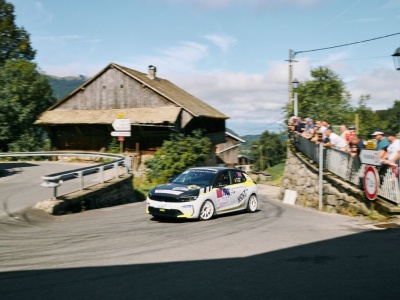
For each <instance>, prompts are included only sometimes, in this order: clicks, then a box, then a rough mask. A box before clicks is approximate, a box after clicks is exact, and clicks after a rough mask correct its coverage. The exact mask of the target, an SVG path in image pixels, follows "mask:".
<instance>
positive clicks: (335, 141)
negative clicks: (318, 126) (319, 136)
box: [324, 129, 348, 151]
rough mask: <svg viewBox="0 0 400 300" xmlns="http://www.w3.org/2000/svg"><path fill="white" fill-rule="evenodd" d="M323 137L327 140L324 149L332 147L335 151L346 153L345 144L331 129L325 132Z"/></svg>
mask: <svg viewBox="0 0 400 300" xmlns="http://www.w3.org/2000/svg"><path fill="white" fill-rule="evenodd" d="M325 136H326V138H327V139H329V141H328V140H326V142H324V146H325V147H334V148H336V149H340V150H342V151H347V148H348V147H347V146H348V145H347V143H346V141H345V140H344V139H342V138H341V137H340V136H338V135H337V134H336V133H334V132H332V130H331V129H326V130H325Z"/></svg>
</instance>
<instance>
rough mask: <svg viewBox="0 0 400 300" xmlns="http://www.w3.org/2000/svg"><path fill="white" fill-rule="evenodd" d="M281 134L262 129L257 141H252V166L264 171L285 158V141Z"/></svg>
mask: <svg viewBox="0 0 400 300" xmlns="http://www.w3.org/2000/svg"><path fill="white" fill-rule="evenodd" d="M282 136H283V134H282V133H281V134H280V133H271V132H269V131H264V132H263V134H262V135H261V137H260V139H259V141H258V142H257V143H253V157H254V168H255V170H256V171H264V170H265V169H266V168H268V167H271V166H274V165H277V164H279V163H281V162H282V161H284V160H285V158H286V142H284V141H283V139H282ZM260 158H261V159H260Z"/></svg>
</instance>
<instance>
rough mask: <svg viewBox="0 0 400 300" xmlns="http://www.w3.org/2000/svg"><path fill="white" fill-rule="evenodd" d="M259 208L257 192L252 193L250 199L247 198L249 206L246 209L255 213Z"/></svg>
mask: <svg viewBox="0 0 400 300" xmlns="http://www.w3.org/2000/svg"><path fill="white" fill-rule="evenodd" d="M257 208H258V199H257V195H256V194H252V195H251V196H250V197H249V200H247V207H246V211H247V212H249V213H253V212H255V211H256V210H257Z"/></svg>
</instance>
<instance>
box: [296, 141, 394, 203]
mask: <svg viewBox="0 0 400 300" xmlns="http://www.w3.org/2000/svg"><path fill="white" fill-rule="evenodd" d="M291 140H292V143H293V146H294V147H295V148H296V150H297V151H300V152H301V153H302V154H304V155H305V156H306V157H307V158H309V159H310V161H311V162H314V163H316V164H317V165H319V159H318V158H317V157H318V155H317V154H318V151H319V150H318V149H319V146H318V145H317V144H315V143H313V142H311V141H310V140H308V139H306V138H304V137H302V136H300V135H297V134H293V135H291ZM323 149H324V150H323V151H324V161H323V164H324V169H325V170H327V171H329V172H331V173H333V174H335V175H336V176H338V177H340V178H341V179H343V180H345V181H348V182H350V183H352V184H354V185H356V186H357V187H359V188H361V189H363V178H364V170H365V166H366V165H365V164H362V163H361V161H360V158H359V157H358V156H355V157H352V156H351V154H350V153H349V152H345V151H341V150H338V149H334V148H325V147H324V148H323ZM375 168H376V169H377V170H378V172H379V174H380V176H379V177H380V187H379V191H378V195H379V196H381V197H382V198H385V199H386V200H389V201H390V202H395V203H397V204H398V205H400V189H399V176H398V173H399V172H398V168H397V167H389V168H384V169H383V168H382V167H380V166H375ZM394 168H396V169H394Z"/></svg>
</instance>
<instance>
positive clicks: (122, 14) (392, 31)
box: [6, 0, 400, 136]
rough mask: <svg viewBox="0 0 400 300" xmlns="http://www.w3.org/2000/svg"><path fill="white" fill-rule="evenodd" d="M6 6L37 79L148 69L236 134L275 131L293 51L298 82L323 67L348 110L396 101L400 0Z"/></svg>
mask: <svg viewBox="0 0 400 300" xmlns="http://www.w3.org/2000/svg"><path fill="white" fill-rule="evenodd" d="M6 1H7V2H9V3H12V4H13V5H14V9H15V10H14V13H15V16H16V20H15V23H16V24H17V26H19V27H24V29H25V30H26V31H27V32H28V33H29V34H30V38H31V43H32V47H33V48H34V49H35V50H36V51H37V54H36V58H35V62H36V63H37V65H38V67H39V69H40V70H41V71H42V72H43V73H45V74H47V75H53V76H59V77H63V76H78V75H84V76H87V77H91V76H94V75H96V74H97V73H98V72H99V71H100V70H102V69H103V68H105V67H106V66H107V65H108V64H110V63H117V64H120V65H122V66H125V67H128V68H131V69H134V70H137V71H140V72H143V73H147V70H148V66H149V65H154V66H156V67H157V76H158V77H161V78H164V79H167V80H169V81H171V82H173V83H174V84H176V85H177V86H179V87H181V88H183V89H184V90H186V91H187V92H189V93H191V94H192V95H194V96H196V97H197V98H199V99H201V100H202V101H204V102H206V103H208V104H209V105H211V106H213V107H214V108H216V109H218V110H219V111H221V112H222V113H224V114H225V115H227V116H229V117H230V118H229V119H228V120H227V122H226V127H227V128H229V129H231V130H233V131H234V132H236V133H237V134H239V135H240V136H245V135H253V134H261V133H262V132H264V131H265V130H268V131H276V130H278V129H279V128H282V126H283V123H284V114H283V110H282V108H283V107H284V106H285V105H287V103H288V99H289V91H288V86H289V71H288V70H289V67H288V59H289V50H290V49H292V50H293V51H294V52H299V53H297V54H296V56H295V57H294V59H295V60H296V61H297V62H294V63H293V78H296V79H298V81H299V82H302V83H304V82H305V81H307V80H310V79H311V74H310V71H311V70H312V69H314V68H318V67H321V66H322V67H328V68H329V69H331V70H332V71H334V72H335V73H336V74H337V75H338V76H339V78H340V79H341V80H342V81H343V82H344V84H345V87H346V89H347V90H348V91H349V92H350V93H351V95H352V98H351V104H352V105H353V106H357V105H358V100H359V97H360V96H361V95H363V94H369V95H371V99H370V100H369V102H367V105H368V106H369V107H370V108H372V109H374V110H378V109H388V108H391V107H392V106H393V104H394V101H395V100H397V99H400V72H399V71H396V69H395V67H394V64H393V59H392V56H391V55H392V54H393V53H394V52H395V50H396V49H397V48H398V47H400V34H399V33H400V0H352V1H348V0H151V1H150V0H149V1H148V0H6ZM367 40H371V41H368V42H364V41H367ZM358 42H360V43H358ZM345 44H351V45H348V46H343V47H335V46H340V45H345ZM328 47H334V48H331V49H326V50H318V51H309V52H306V51H308V50H316V49H321V48H328ZM299 106H301V103H299ZM328 121H329V120H328Z"/></svg>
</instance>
